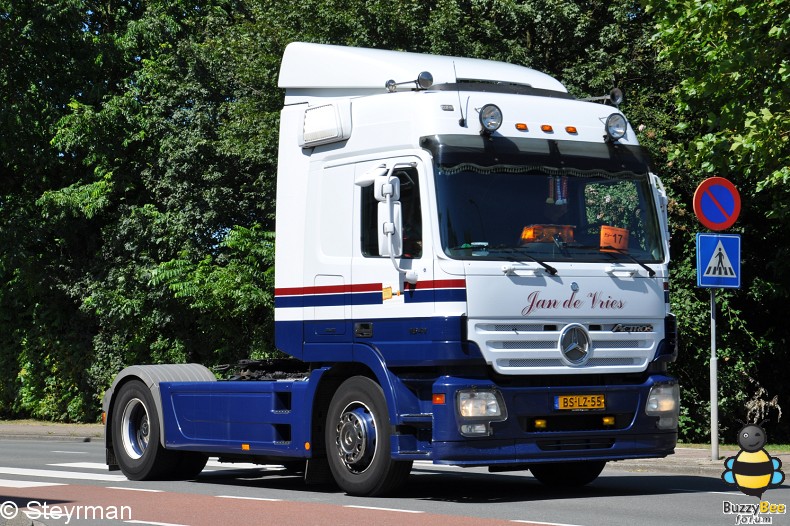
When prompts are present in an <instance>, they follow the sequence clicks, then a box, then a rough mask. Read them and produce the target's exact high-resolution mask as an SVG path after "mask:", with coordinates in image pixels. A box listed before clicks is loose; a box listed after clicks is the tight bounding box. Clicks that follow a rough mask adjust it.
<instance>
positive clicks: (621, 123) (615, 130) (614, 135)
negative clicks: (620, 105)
mask: <svg viewBox="0 0 790 526" xmlns="http://www.w3.org/2000/svg"><path fill="white" fill-rule="evenodd" d="M627 129H628V122H627V121H626V120H625V117H623V115H622V114H620V113H612V114H611V115H609V116H608V117H607V118H606V140H607V141H610V142H615V141H617V140H620V139H622V138H623V137H625V132H626V130H627Z"/></svg>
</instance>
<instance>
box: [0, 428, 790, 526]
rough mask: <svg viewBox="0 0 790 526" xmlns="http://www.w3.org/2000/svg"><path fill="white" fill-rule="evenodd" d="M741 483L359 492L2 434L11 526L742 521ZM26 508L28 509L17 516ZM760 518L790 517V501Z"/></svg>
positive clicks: (3, 495) (439, 483)
mask: <svg viewBox="0 0 790 526" xmlns="http://www.w3.org/2000/svg"><path fill="white" fill-rule="evenodd" d="M784 468H785V469H787V466H784ZM733 489H734V488H732V487H729V486H727V485H726V484H724V483H723V482H722V481H721V479H720V478H719V477H714V476H703V475H688V474H685V475H684V474H673V473H651V472H646V471H640V472H628V471H623V470H621V469H611V468H609V467H607V468H606V469H605V470H604V473H603V474H602V475H601V477H599V479H598V480H597V481H595V482H594V483H593V484H591V485H590V486H588V487H586V488H582V489H578V490H572V491H570V490H556V489H549V488H546V487H544V486H542V485H541V484H540V483H538V482H537V481H536V480H535V479H534V478H532V477H531V476H530V475H529V473H528V472H516V473H497V474H491V473H488V472H487V471H486V470H484V469H460V468H450V467H447V468H445V467H439V466H434V465H432V464H427V463H417V464H415V468H414V470H413V471H412V475H411V477H410V480H409V484H408V485H407V487H406V489H405V490H404V491H402V492H401V493H400V494H398V495H395V496H392V497H389V498H360V497H349V496H347V495H345V494H344V493H342V492H340V491H339V490H338V489H337V488H335V487H307V486H305V485H304V483H303V482H302V480H301V478H299V477H295V476H289V475H287V474H285V472H284V471H283V470H282V469H281V468H280V467H279V466H253V465H232V464H230V465H228V464H219V463H218V462H215V461H210V462H209V465H208V466H207V467H206V469H205V470H204V471H203V473H201V475H200V476H199V477H198V478H197V479H196V480H195V481H185V482H133V481H129V480H126V479H125V477H123V475H121V474H120V472H108V471H107V469H106V466H105V465H104V449H103V444H102V442H101V441H91V442H79V441H54V440H35V439H27V440H15V439H2V440H0V514H2V518H0V526H2V525H3V522H2V521H3V520H4V519H5V520H6V521H7V524H13V525H14V526H18V525H19V526H21V525H25V526H29V525H30V524H31V523H33V524H36V526H38V525H39V524H43V525H47V526H53V525H64V524H68V525H77V526H93V525H112V524H152V525H160V526H162V525H165V526H169V525H183V526H202V525H212V526H213V525H216V524H243V525H257V524H260V525H280V524H285V525H288V524H298V525H310V524H315V525H320V526H327V525H328V524H332V525H335V524H364V523H375V524H376V525H377V526H386V525H390V524H391V525H398V526H402V525H442V526H455V525H458V526H462V525H463V526H467V525H468V526H472V525H475V526H489V525H504V524H509V525H513V524H565V525H580V526H581V525H584V526H596V525H607V526H609V525H611V526H617V525H629V526H630V525H633V524H638V525H640V526H641V525H645V526H649V525H661V526H666V525H667V524H689V525H691V524H700V525H708V524H710V525H714V524H715V525H722V524H742V523H745V522H743V520H744V519H743V518H742V517H745V518H746V519H749V520H750V519H752V518H754V516H753V515H748V514H746V515H738V514H725V513H724V509H725V507H726V506H727V504H726V503H733V504H756V503H757V502H758V500H757V499H756V498H755V497H748V496H746V495H744V494H742V493H740V492H738V491H737V490H733ZM763 500H765V501H769V502H771V503H774V504H785V505H790V488H788V487H787V485H785V486H783V487H780V488H776V489H770V490H768V491H766V493H765V494H764V495H763ZM25 508H27V511H28V512H29V518H25V517H24V516H23V515H22V513H23V511H24V509H25ZM16 509H20V510H23V511H20V512H18V513H17V516H16V518H15V519H13V520H10V521H9V519H10V515H11V514H12V513H13V512H14V510H16ZM58 514H60V516H58ZM69 514H70V515H69ZM757 518H758V519H760V520H762V519H772V524H778V525H783V524H790V514H788V513H785V514H773V515H767V514H764V515H758V516H757Z"/></svg>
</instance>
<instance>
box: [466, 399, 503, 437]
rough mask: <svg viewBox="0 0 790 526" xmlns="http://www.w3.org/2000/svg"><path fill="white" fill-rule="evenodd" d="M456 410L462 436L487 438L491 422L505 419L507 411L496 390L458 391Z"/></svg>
mask: <svg viewBox="0 0 790 526" xmlns="http://www.w3.org/2000/svg"><path fill="white" fill-rule="evenodd" d="M456 409H457V411H458V417H459V420H460V421H461V425H460V432H461V434H462V435H464V436H489V435H490V434H491V425H490V424H491V422H499V421H502V420H506V419H507V409H506V408H505V402H504V400H503V399H502V395H501V394H500V393H499V391H496V390H489V391H484V390H476V389H467V390H463V391H458V393H457V397H456Z"/></svg>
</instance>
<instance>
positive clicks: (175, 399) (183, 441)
mask: <svg viewBox="0 0 790 526" xmlns="http://www.w3.org/2000/svg"><path fill="white" fill-rule="evenodd" d="M319 373H320V371H319ZM320 376H321V374H315V373H314V375H313V376H311V380H305V381H280V382H278V381H236V382H162V383H160V384H159V387H160V393H161V397H162V411H163V417H164V433H165V447H167V448H169V449H180V450H188V451H201V452H205V453H213V454H217V455H220V454H239V455H257V456H275V457H303V458H304V457H308V456H310V455H309V447H307V446H306V443H308V442H309V440H310V419H311V414H312V411H311V408H312V403H311V400H312V399H313V396H314V392H313V389H314V385H315V383H317V380H318V378H319V377H320ZM314 380H315V381H314Z"/></svg>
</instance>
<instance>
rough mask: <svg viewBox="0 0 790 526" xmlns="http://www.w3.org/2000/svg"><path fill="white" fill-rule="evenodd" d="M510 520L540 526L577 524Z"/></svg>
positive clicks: (570, 525) (571, 525) (574, 525)
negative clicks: (538, 525)
mask: <svg viewBox="0 0 790 526" xmlns="http://www.w3.org/2000/svg"><path fill="white" fill-rule="evenodd" d="M510 522H519V523H526V524H540V525H541V526H578V525H577V524H562V523H561V522H535V521H522V520H512V521H510Z"/></svg>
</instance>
